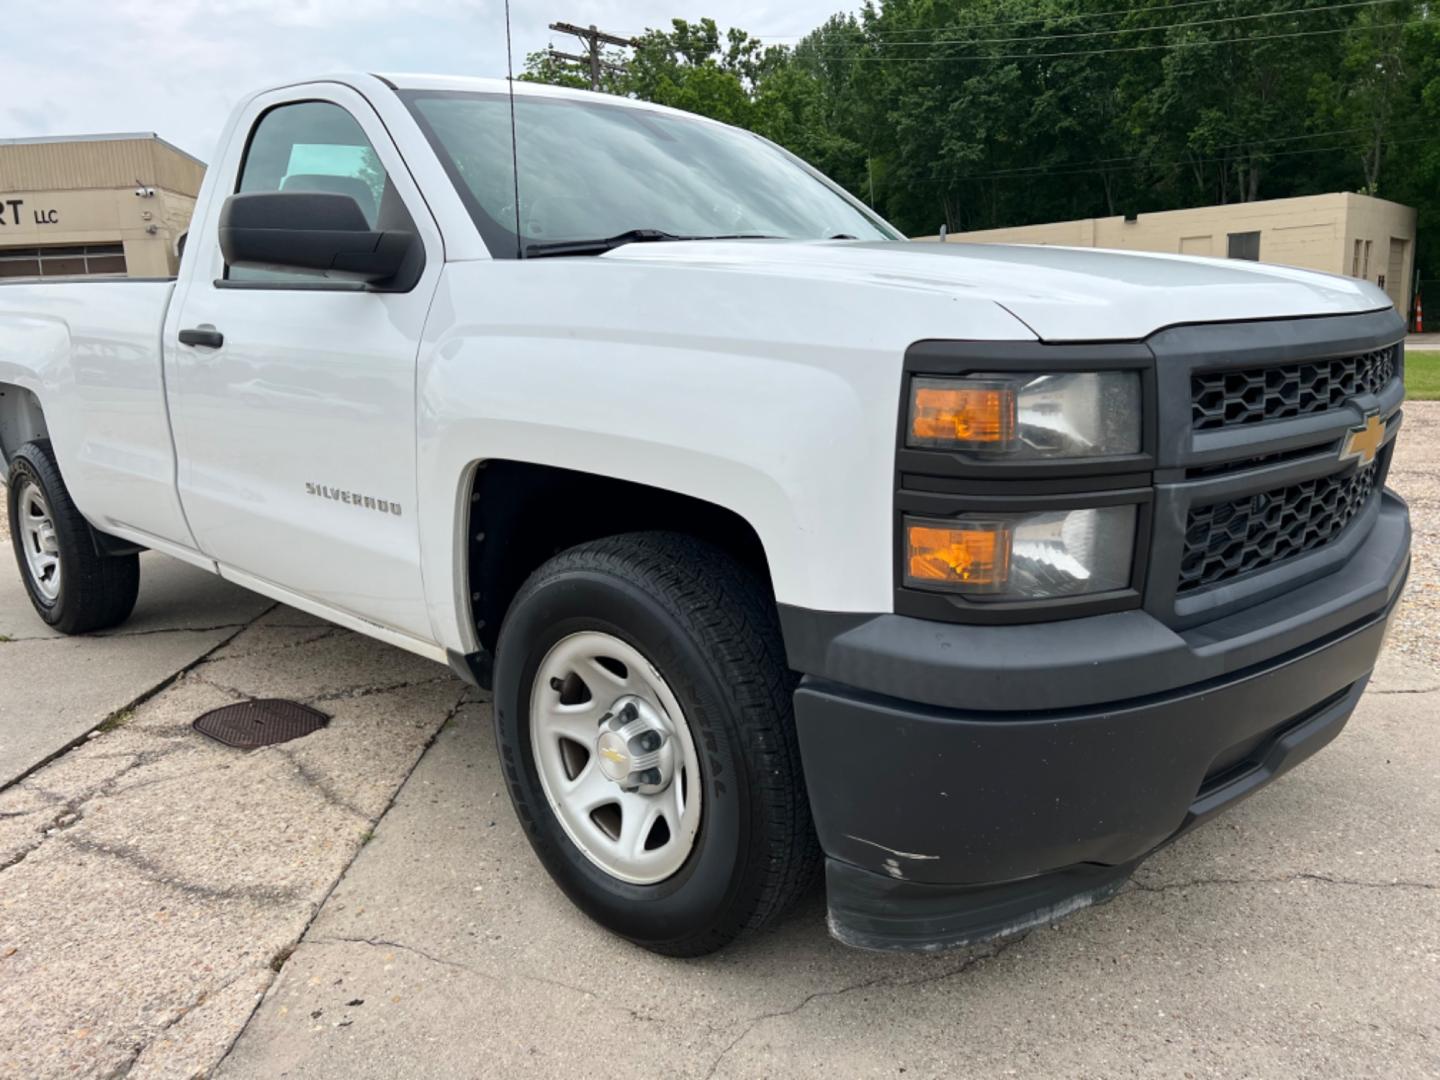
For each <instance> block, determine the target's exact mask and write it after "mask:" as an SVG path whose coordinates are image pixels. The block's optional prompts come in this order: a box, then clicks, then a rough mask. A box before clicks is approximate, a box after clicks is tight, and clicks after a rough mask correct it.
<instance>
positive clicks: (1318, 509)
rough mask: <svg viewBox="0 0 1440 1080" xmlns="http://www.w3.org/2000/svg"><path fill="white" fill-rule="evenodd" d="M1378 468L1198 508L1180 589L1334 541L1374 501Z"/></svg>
mask: <svg viewBox="0 0 1440 1080" xmlns="http://www.w3.org/2000/svg"><path fill="white" fill-rule="evenodd" d="M1379 465H1380V463H1379V462H1378V461H1377V462H1372V463H1371V464H1369V465H1367V466H1365V467H1364V468H1363V469H1359V470H1357V471H1355V472H1349V473H1343V474H1337V475H1335V476H1325V477H1321V478H1320V479H1318V480H1305V481H1302V482H1301V483H1298V484H1291V485H1289V486H1288V487H1283V488H1276V489H1274V490H1273V491H1265V492H1261V493H1260V494H1258V495H1247V496H1246V497H1245V498H1243V499H1236V500H1234V501H1233V502H1223V503H1213V504H1211V505H1210V506H1197V507H1193V508H1192V509H1191V511H1190V515H1189V519H1188V520H1187V522H1186V525H1185V553H1184V555H1183V556H1182V557H1181V561H1180V585H1179V588H1178V589H1177V590H1176V591H1177V592H1178V593H1180V594H1182V595H1183V594H1185V593H1188V592H1193V591H1194V590H1196V589H1203V588H1206V587H1207V586H1210V585H1216V584H1218V583H1220V582H1222V581H1228V580H1230V579H1231V578H1236V577H1239V576H1240V575H1241V574H1248V573H1250V572H1251V571H1252V570H1260V569H1262V568H1264V567H1267V566H1273V565H1274V564H1275V563H1279V562H1283V561H1284V560H1286V559H1290V558H1294V557H1295V556H1296V555H1300V554H1302V553H1303V552H1306V551H1310V550H1312V549H1313V548H1317V547H1319V546H1320V545H1322V544H1324V543H1326V542H1328V541H1329V540H1331V539H1333V538H1334V537H1335V536H1336V535H1337V534H1338V533H1339V532H1340V530H1341V529H1343V528H1345V526H1346V525H1348V524H1349V523H1350V521H1351V519H1352V518H1354V517H1355V515H1356V514H1358V513H1359V512H1360V510H1361V509H1362V508H1363V507H1364V506H1365V504H1366V503H1367V502H1368V501H1369V499H1370V496H1371V494H1372V493H1373V492H1374V491H1375V482H1376V478H1377V477H1378V475H1379Z"/></svg>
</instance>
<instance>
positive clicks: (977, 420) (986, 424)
mask: <svg viewBox="0 0 1440 1080" xmlns="http://www.w3.org/2000/svg"><path fill="white" fill-rule="evenodd" d="M1014 438H1015V392H1014V390H1013V389H1011V388H1010V387H1008V386H1003V385H1001V386H997V385H995V384H993V383H992V384H989V385H987V384H984V383H977V384H976V385H974V386H959V385H956V383H954V382H953V381H952V382H946V383H941V384H933V383H930V382H929V381H928V380H925V379H916V380H915V382H914V384H913V385H912V387H911V391H910V444H911V445H912V446H934V447H941V448H943V447H946V446H956V447H989V448H992V449H997V450H998V449H1002V448H1003V447H1005V446H1006V445H1008V444H1009V443H1010V442H1011V441H1012V440H1013V439H1014Z"/></svg>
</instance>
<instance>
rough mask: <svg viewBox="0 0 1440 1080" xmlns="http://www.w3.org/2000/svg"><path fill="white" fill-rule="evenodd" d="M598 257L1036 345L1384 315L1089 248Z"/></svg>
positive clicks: (1183, 262)
mask: <svg viewBox="0 0 1440 1080" xmlns="http://www.w3.org/2000/svg"><path fill="white" fill-rule="evenodd" d="M603 258H605V259H623V260H639V261H645V262H663V263H670V264H681V265H685V266H693V267H696V268H701V267H703V268H707V269H711V270H717V269H718V270H733V271H734V272H736V273H746V274H773V275H777V276H781V277H799V278H806V279H811V280H815V279H820V280H826V279H828V280H835V281H843V282H846V283H850V284H872V285H875V286H877V287H884V288H894V289H918V290H924V291H929V292H937V293H942V294H945V295H949V296H952V297H956V298H961V297H965V298H972V299H977V300H990V301H993V302H994V303H996V304H999V305H1000V306H1001V307H1003V308H1004V309H1005V310H1007V311H1008V312H1010V313H1011V314H1012V315H1014V316H1015V317H1016V318H1017V319H1019V320H1020V321H1021V322H1023V323H1024V324H1025V325H1026V326H1028V327H1029V328H1030V329H1031V330H1032V331H1033V332H1034V333H1035V335H1036V336H1037V337H1039V338H1040V339H1042V340H1044V341H1126V340H1137V339H1140V338H1144V337H1147V336H1149V335H1150V334H1153V333H1154V332H1155V331H1157V330H1160V329H1163V328H1164V327H1167V326H1174V325H1176V324H1178V323H1197V322H1234V321H1241V320H1246V319H1275V318H1290V317H1297V316H1305V315H1343V314H1352V313H1358V312H1365V311H1378V310H1383V309H1384V308H1387V307H1389V306H1390V300H1389V298H1388V297H1387V296H1386V295H1385V294H1384V293H1383V292H1381V291H1380V290H1379V289H1378V288H1376V287H1375V286H1374V285H1372V284H1370V283H1369V282H1365V281H1359V280H1356V279H1354V278H1345V277H1337V276H1332V275H1330V274H1321V273H1317V272H1315V271H1310V270H1296V269H1292V268H1290V267H1285V266H1272V265H1267V264H1262V263H1251V262H1239V261H1236V260H1230V259H1202V258H1194V257H1190V256H1181V255H1162V254H1153V253H1149V252H1124V251H1105V250H1100V249H1095V248H1062V247H1040V246H1031V245H1022V244H962V243H945V244H941V243H938V242H936V243H929V242H924V241H914V242H910V243H904V242H896V243H856V242H851V241H831V242H803V241H788V240H745V241H701V242H677V243H660V244H653V243H652V244H628V245H626V246H624V247H621V248H617V249H616V250H614V251H612V252H610V253H609V254H607V255H605V256H603ZM957 336H964V335H963V333H961V334H959V335H957Z"/></svg>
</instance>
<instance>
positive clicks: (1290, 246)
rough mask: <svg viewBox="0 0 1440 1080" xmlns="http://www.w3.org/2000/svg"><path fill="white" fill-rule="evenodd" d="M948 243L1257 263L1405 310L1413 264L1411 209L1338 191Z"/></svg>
mask: <svg viewBox="0 0 1440 1080" xmlns="http://www.w3.org/2000/svg"><path fill="white" fill-rule="evenodd" d="M947 239H949V240H952V241H957V242H969V243H1006V244H1056V245H1065V246H1068V247H1097V248H1117V249H1119V250H1122V251H1169V252H1178V253H1180V254H1184V255H1210V256H1214V257H1217V258H1225V257H1227V256H1228V257H1229V258H1236V259H1258V260H1260V261H1261V262H1269V263H1281V264H1283V265H1286V266H1299V267H1303V268H1305V269H1307V270H1324V271H1326V272H1327V273H1331V274H1347V275H1349V276H1351V277H1357V278H1365V279H1366V280H1368V281H1373V282H1375V283H1376V284H1377V285H1379V286H1380V287H1381V288H1382V289H1384V290H1385V291H1386V292H1387V293H1388V294H1389V295H1390V299H1391V300H1392V301H1393V302H1394V303H1395V306H1396V307H1397V308H1399V309H1400V310H1401V311H1402V312H1404V311H1407V310H1408V307H1409V300H1410V295H1411V288H1410V281H1411V274H1412V272H1413V268H1414V265H1415V211H1414V210H1413V209H1412V208H1411V207H1408V206H1401V205H1400V204H1399V203H1393V202H1387V201H1386V200H1384V199H1373V198H1371V197H1369V196H1368V195H1354V194H1350V193H1345V192H1341V193H1337V194H1333V195H1310V196H1306V197H1304V198H1298V199H1268V200H1263V201H1260V202H1250V203H1230V204H1228V205H1225V206H1202V207H1197V208H1195V209H1192V210H1166V211H1162V212H1160V213H1156V214H1140V215H1138V216H1136V217H1134V218H1124V217H1109V218H1088V219H1085V220H1081V221H1061V222H1055V223H1053V224H1049V225H1026V226H1020V227H1017V228H1013V229H986V230H982V231H978V232H968V233H952V234H950V236H949V237H948V238H947Z"/></svg>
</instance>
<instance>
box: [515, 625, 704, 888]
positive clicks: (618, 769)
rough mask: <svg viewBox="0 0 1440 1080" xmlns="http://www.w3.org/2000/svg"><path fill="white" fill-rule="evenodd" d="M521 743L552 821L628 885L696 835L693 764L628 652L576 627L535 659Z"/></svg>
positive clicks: (672, 708) (676, 717)
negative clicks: (526, 743) (526, 742)
mask: <svg viewBox="0 0 1440 1080" xmlns="http://www.w3.org/2000/svg"><path fill="white" fill-rule="evenodd" d="M530 738H531V747H532V750H533V752H534V756H535V765H536V770H537V772H538V773H539V776H540V784H541V786H542V787H543V788H544V791H545V796H546V798H547V799H548V800H549V803H550V806H551V808H552V809H553V810H554V811H555V817H556V818H557V820H558V821H559V822H560V825H561V827H562V828H563V829H564V830H565V833H566V835H567V836H569V837H570V839H571V840H572V841H573V842H574V844H575V846H576V847H578V848H579V849H580V851H582V852H583V853H584V854H585V856H586V858H588V859H589V860H590V861H591V862H592V863H594V864H595V865H596V866H598V867H599V868H600V869H602V870H604V871H605V872H606V873H607V874H610V875H611V876H613V877H615V878H618V879H619V880H621V881H625V882H629V883H630V884H633V885H653V884H655V883H656V882H659V881H664V880H665V879H666V878H668V877H670V876H671V875H673V874H674V873H675V872H676V871H677V870H679V869H680V867H681V866H683V865H684V864H685V860H686V859H687V858H688V857H689V855H690V853H691V851H692V850H693V849H694V847H695V838H696V835H697V834H698V833H699V831H700V808H701V788H702V786H703V785H702V784H701V782H700V761H699V757H698V755H697V754H696V752H695V742H694V739H693V738H692V737H691V734H690V727H689V725H688V724H687V723H686V721H685V716H684V713H683V712H682V710H681V709H680V706H679V703H678V702H677V701H676V699H675V695H674V694H673V693H672V692H671V691H670V687H669V686H667V685H666V683H665V680H664V678H662V677H661V675H660V673H659V672H658V671H656V670H655V668H654V667H653V666H652V665H651V664H650V662H649V661H648V660H646V659H645V657H644V656H643V655H641V653H640V652H639V651H638V650H637V649H635V648H634V647H633V646H631V645H629V644H627V643H626V642H624V641H621V640H620V639H619V638H617V637H614V636H613V635H611V634H606V633H600V632H598V631H585V632H582V633H578V634H571V635H569V636H568V637H565V638H562V639H561V640H559V641H558V642H556V643H555V644H554V646H552V647H551V649H550V651H549V652H548V653H546V654H545V658H544V659H543V660H542V661H541V662H540V666H539V669H538V670H537V672H536V675H535V684H534V687H533V689H532V691H531V695H530Z"/></svg>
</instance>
